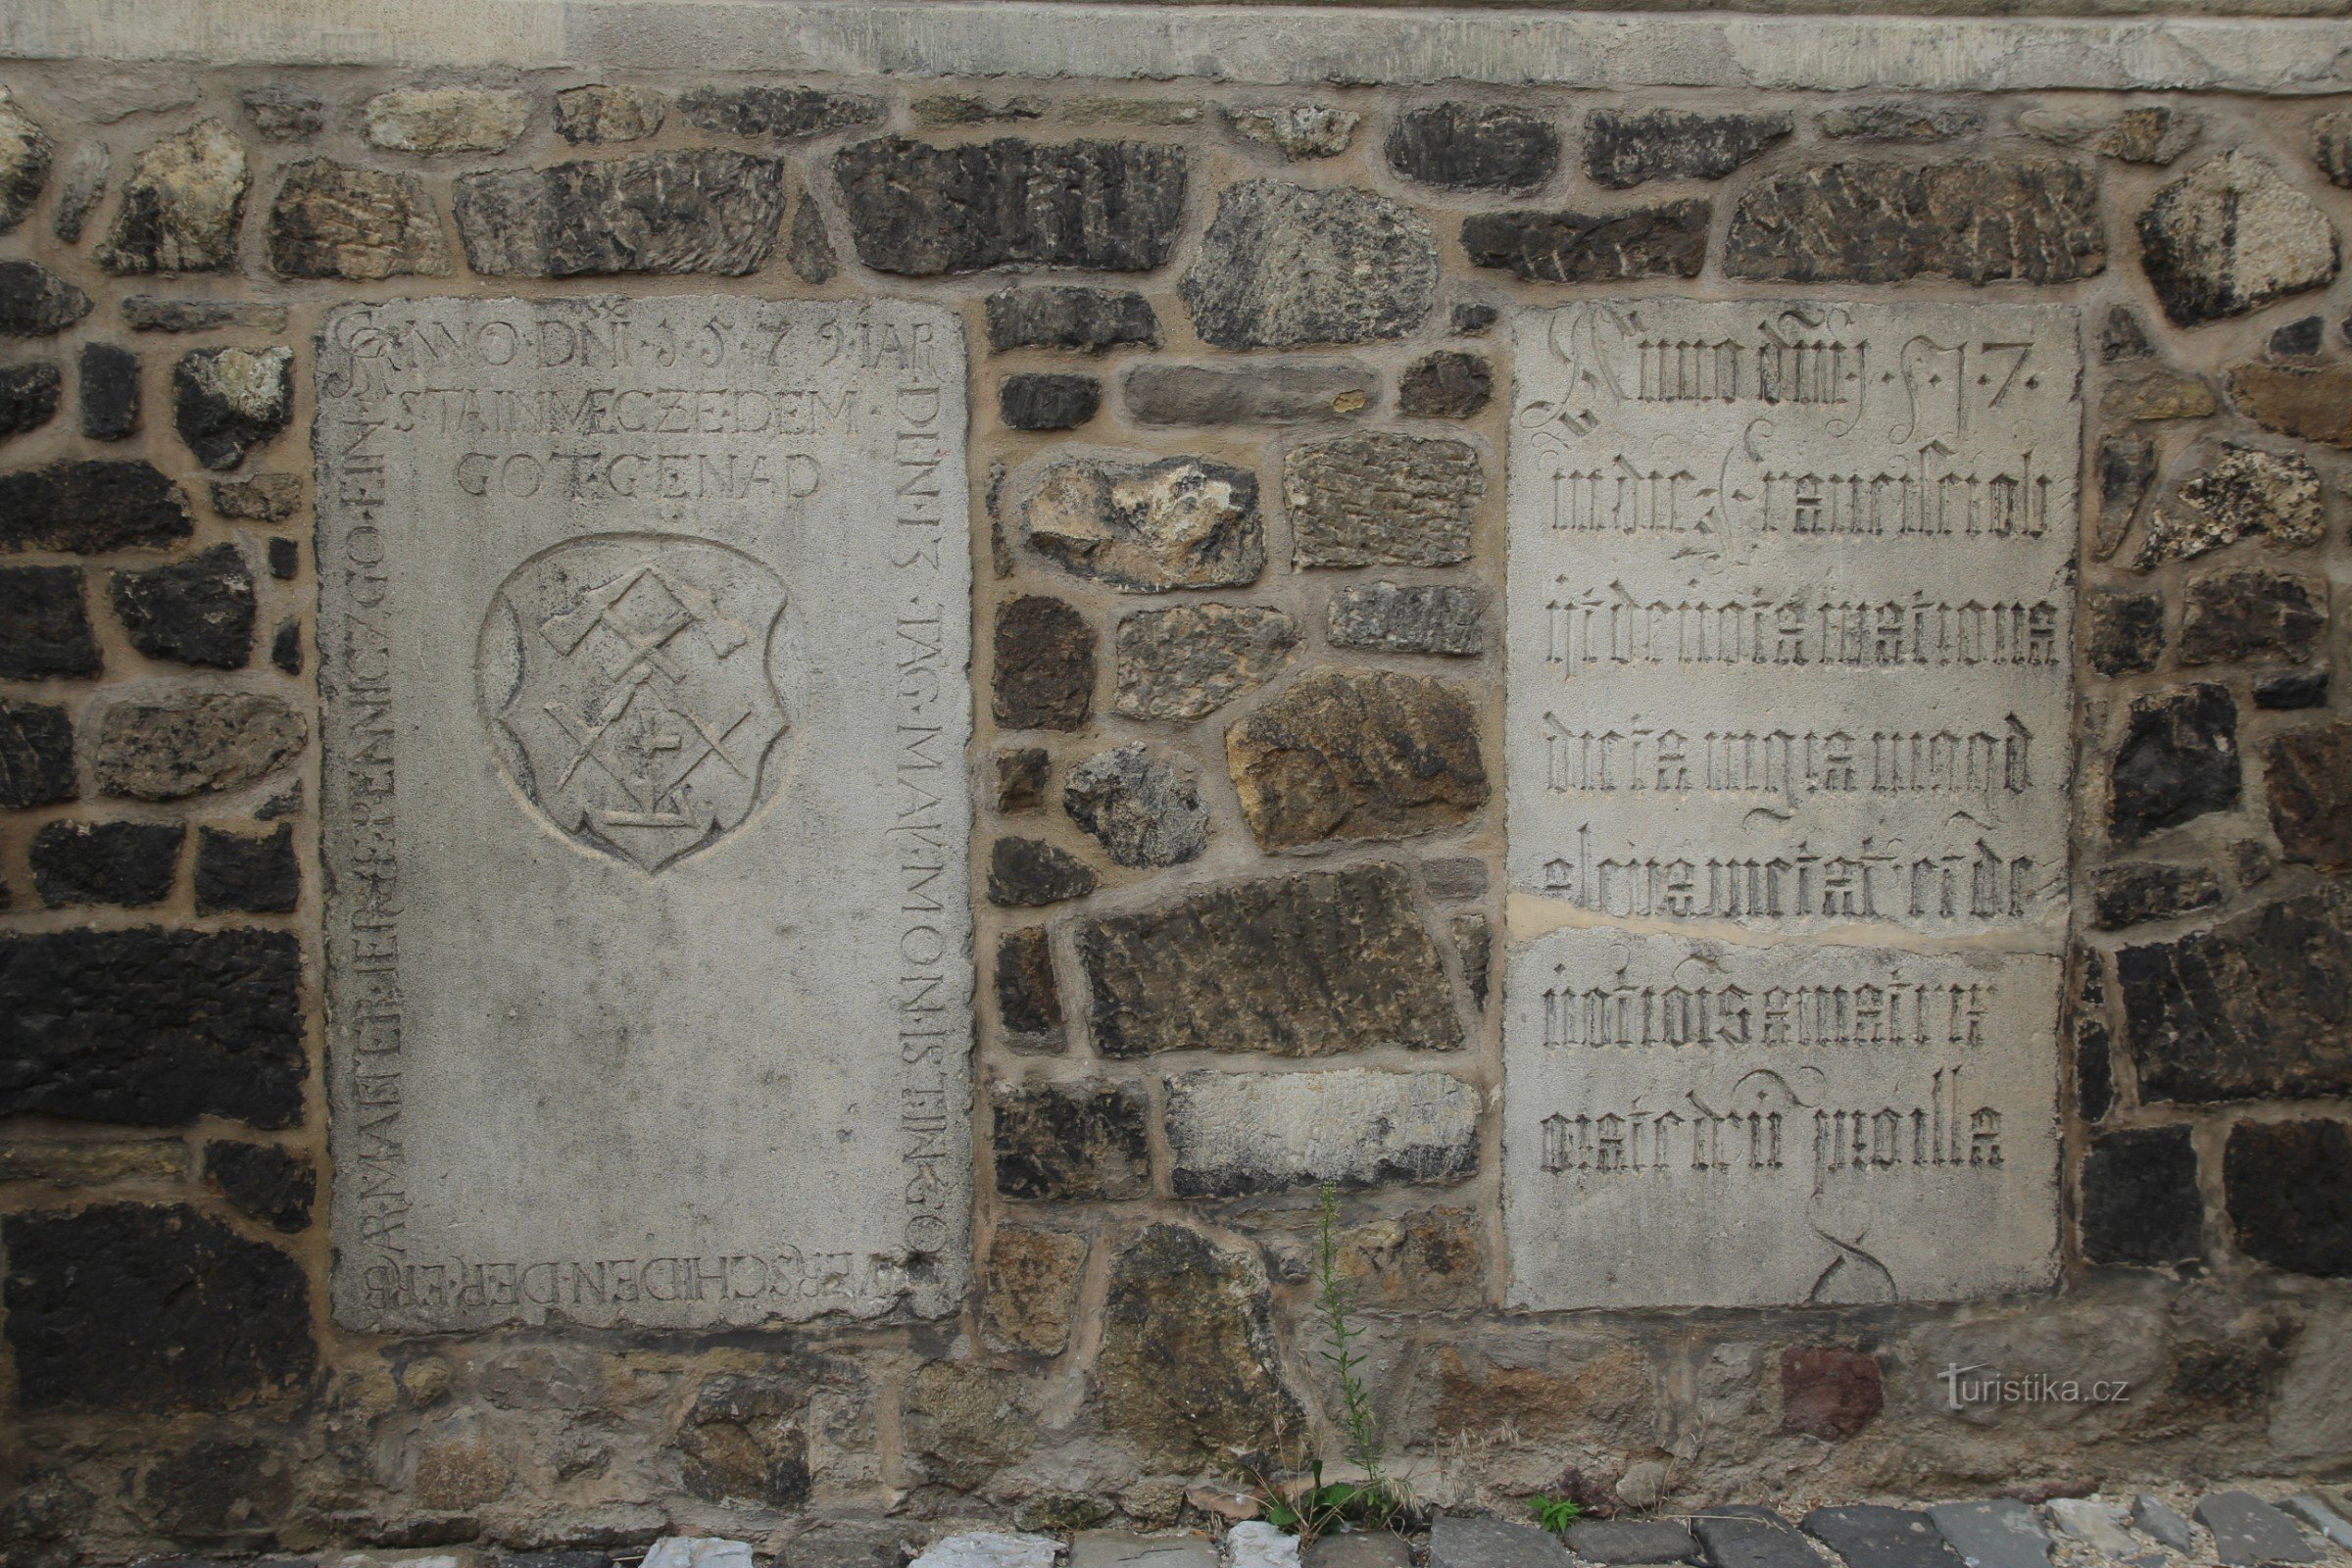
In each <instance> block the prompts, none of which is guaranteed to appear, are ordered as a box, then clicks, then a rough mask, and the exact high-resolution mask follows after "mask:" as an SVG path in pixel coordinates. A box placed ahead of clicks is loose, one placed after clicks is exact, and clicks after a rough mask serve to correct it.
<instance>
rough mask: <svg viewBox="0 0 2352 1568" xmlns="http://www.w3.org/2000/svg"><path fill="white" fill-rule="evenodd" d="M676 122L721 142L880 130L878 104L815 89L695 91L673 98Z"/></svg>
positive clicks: (880, 110)
mask: <svg viewBox="0 0 2352 1568" xmlns="http://www.w3.org/2000/svg"><path fill="white" fill-rule="evenodd" d="M678 118H679V119H680V120H683V121H684V122H686V123H688V124H689V125H692V126H694V127H695V128H696V129H698V130H711V131H716V132H718V133H719V134H720V135H722V136H745V137H753V138H759V139H762V140H767V141H793V140H797V139H799V138H801V137H803V136H822V135H824V134H826V133H827V132H830V131H836V130H854V129H856V128H857V127H858V126H859V125H872V124H879V123H881V120H882V100H880V99H879V98H869V97H864V96H862V95H859V94H857V93H843V92H825V91H822V90H821V89H819V88H815V87H696V88H693V89H692V90H690V91H687V92H684V93H681V94H679V95H678Z"/></svg>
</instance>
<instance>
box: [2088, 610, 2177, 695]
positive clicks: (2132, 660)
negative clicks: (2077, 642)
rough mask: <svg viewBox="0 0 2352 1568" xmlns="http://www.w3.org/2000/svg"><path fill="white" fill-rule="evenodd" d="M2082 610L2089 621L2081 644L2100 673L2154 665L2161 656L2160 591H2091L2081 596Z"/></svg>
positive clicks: (2126, 671) (2135, 670)
mask: <svg viewBox="0 0 2352 1568" xmlns="http://www.w3.org/2000/svg"><path fill="white" fill-rule="evenodd" d="M2082 613H2083V619H2084V620H2085V621H2086V622H2088V625H2087V629H2086V630H2085V632H2084V634H2083V645H2084V648H2085V650H2086V652H2087V653H2088V655H2089V658H2090V667H2091V668H2093V669H2095V670H2097V671H2098V672H2099V673H2100V674H2102V675H2130V674H2135V673H2138V672H2140V671H2142V670H2150V669H2154V668H2155V667H2156V661H2157V660H2159V659H2161V658H2163V657H2164V596H2163V595H2162V594H2131V593H2118V592H2115V591H2113V590H2108V591H2105V592H2100V593H2093V594H2090V595H2088V596H2086V597H2085V598H2084V599H2083V601H2082Z"/></svg>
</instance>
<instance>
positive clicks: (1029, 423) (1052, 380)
mask: <svg viewBox="0 0 2352 1568" xmlns="http://www.w3.org/2000/svg"><path fill="white" fill-rule="evenodd" d="M1102 407H1103V383H1102V382H1101V381H1099V380H1097V379H1096V378H1095V377H1093V376H1091V375H1067V374H1029V375H1008V376H1006V377H1005V380H1004V382H1003V384H1002V385H1000V386H999V387H998V388H997V417H999V418H1001V419H1003V420H1004V421H1005V427H1006V428H1008V429H1013V430H1074V429H1076V428H1077V427H1078V426H1079V425H1082V424H1084V423H1086V421H1087V420H1089V419H1091V418H1093V417H1095V415H1096V413H1097V412H1098V411H1099V410H1101V408H1102Z"/></svg>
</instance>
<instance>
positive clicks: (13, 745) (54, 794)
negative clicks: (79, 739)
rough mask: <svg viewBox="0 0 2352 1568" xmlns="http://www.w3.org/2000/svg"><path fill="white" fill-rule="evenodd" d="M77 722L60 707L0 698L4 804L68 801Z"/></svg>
mask: <svg viewBox="0 0 2352 1568" xmlns="http://www.w3.org/2000/svg"><path fill="white" fill-rule="evenodd" d="M75 788H76V786H75V784H74V780H73V721H72V720H71V719H69V718H67V717H66V711H65V710H64V709H62V708H52V707H51V706H49V705H48V704H47V703H21V702H11V701H9V700H7V699H6V698H0V806H5V807H19V806H46V805H48V804H49V803H51V802H52V801H70V800H72V799H73V796H74V793H75Z"/></svg>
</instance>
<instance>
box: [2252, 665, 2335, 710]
mask: <svg viewBox="0 0 2352 1568" xmlns="http://www.w3.org/2000/svg"><path fill="white" fill-rule="evenodd" d="M2254 706H2255V707H2256V708H2261V709H2268V710H2275V711H2291V710H2294V709H2300V708H2325V707H2327V671H2326V670H2324V669H2291V670H2288V671H2287V672H2286V673H2285V674H2283V675H2266V676H2264V677H2263V678H2262V679H2260V680H2258V681H2256V682H2255V683H2254Z"/></svg>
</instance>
